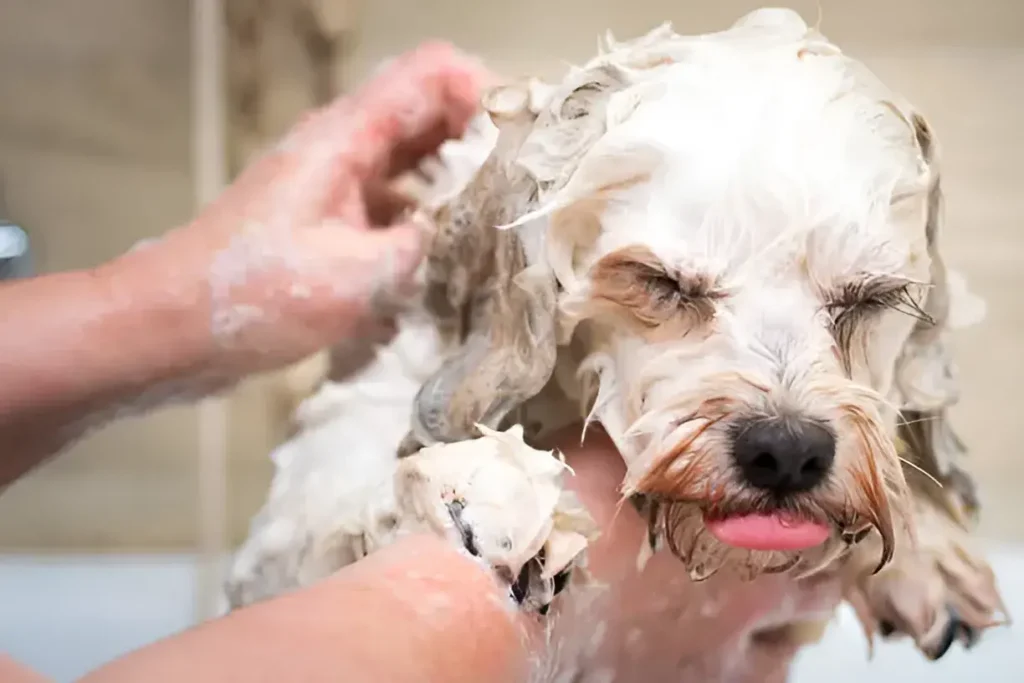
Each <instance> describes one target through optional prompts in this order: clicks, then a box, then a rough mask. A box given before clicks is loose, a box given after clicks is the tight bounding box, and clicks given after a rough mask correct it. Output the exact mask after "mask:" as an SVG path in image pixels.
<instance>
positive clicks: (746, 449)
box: [414, 25, 937, 577]
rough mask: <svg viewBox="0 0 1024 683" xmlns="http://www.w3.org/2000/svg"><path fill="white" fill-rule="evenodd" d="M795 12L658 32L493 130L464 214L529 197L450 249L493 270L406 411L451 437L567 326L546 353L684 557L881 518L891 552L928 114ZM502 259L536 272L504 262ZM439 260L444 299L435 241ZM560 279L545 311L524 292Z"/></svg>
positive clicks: (470, 298) (928, 167) (750, 568)
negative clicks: (571, 368)
mask: <svg viewBox="0 0 1024 683" xmlns="http://www.w3.org/2000/svg"><path fill="white" fill-rule="evenodd" d="M792 29H793V27H792V26H777V27H770V28H767V29H766V28H765V27H764V26H756V25H751V26H743V25H737V27H736V28H734V29H733V33H732V35H731V36H730V34H729V33H728V32H727V33H725V34H718V36H717V37H716V36H712V37H711V39H705V40H697V39H684V38H682V37H680V36H675V34H670V35H668V34H664V32H663V31H662V32H661V33H660V34H659V32H657V31H656V32H655V33H654V34H651V35H650V36H647V37H646V38H645V39H642V40H641V41H638V42H639V47H637V44H634V45H633V46H632V47H630V48H629V49H626V48H620V51H622V52H627V53H628V52H629V50H633V52H632V53H631V54H625V55H624V56H623V55H620V57H621V59H620V61H619V62H616V54H615V50H612V54H611V56H605V57H603V58H598V59H597V60H595V62H594V63H592V64H591V65H588V67H587V68H585V69H583V70H581V71H578V72H575V73H574V74H572V75H570V77H569V79H568V80H567V81H566V83H565V84H563V85H562V86H561V87H556V88H553V89H552V90H551V91H548V92H547V93H546V94H545V95H544V97H545V98H546V100H545V102H544V103H543V104H541V105H539V106H536V107H534V105H532V104H531V105H529V106H530V107H534V109H533V112H534V114H533V116H532V118H530V117H527V118H528V119H529V122H528V125H527V124H524V123H522V118H521V119H520V122H519V123H518V124H516V125H515V126H512V125H509V126H506V127H505V128H503V129H502V135H504V136H505V138H504V141H505V143H504V146H503V145H502V142H501V139H500V138H499V143H498V149H499V150H501V151H500V154H496V156H492V162H490V163H491V168H490V171H489V173H490V174H491V175H487V172H485V173H483V174H482V176H483V177H484V180H483V181H481V180H480V176H478V179H477V181H476V183H477V185H476V187H474V186H472V185H471V186H470V187H469V189H468V190H467V191H466V193H464V198H463V204H466V205H469V206H470V207H471V210H468V211H467V210H466V206H461V207H459V209H460V211H459V213H460V214H461V215H473V216H480V215H483V213H485V212H483V211H482V210H481V209H480V208H479V207H477V206H476V205H474V201H477V203H478V204H481V205H483V201H484V200H474V199H473V197H474V193H476V194H478V195H481V196H486V197H487V200H486V201H490V202H492V203H493V201H494V197H495V196H496V195H500V193H501V192H502V191H504V192H506V193H507V194H509V195H525V194H531V195H535V197H534V199H533V200H532V201H533V202H534V203H533V206H534V209H533V210H532V211H531V212H529V213H527V214H526V215H525V216H522V217H520V218H519V219H518V220H516V221H514V223H513V224H512V226H511V227H506V229H505V230H502V231H499V233H498V234H499V236H498V237H497V238H495V237H486V240H491V241H494V240H495V239H496V240H497V244H498V245H499V246H498V247H497V248H496V249H495V253H496V254H498V256H495V257H492V258H493V260H488V259H479V258H478V259H475V260H474V263H473V264H468V265H467V266H466V267H467V268H468V269H469V270H470V271H473V269H483V270H487V272H488V273H489V274H488V275H487V276H486V277H483V276H481V277H480V278H479V279H478V280H477V282H476V288H475V289H472V288H466V287H464V288H463V289H465V290H466V291H470V289H472V292H473V293H472V295H467V294H463V295H461V296H462V299H461V302H462V304H463V307H464V308H465V307H469V308H470V309H473V306H475V309H473V310H472V313H473V315H466V310H464V308H463V310H462V313H461V314H460V316H459V317H458V318H456V317H455V316H450V317H452V319H453V320H456V321H457V322H458V324H459V325H462V326H464V328H463V330H462V333H461V336H462V338H463V339H465V340H467V341H466V350H465V352H464V353H463V354H461V355H459V356H458V357H457V358H455V359H454V360H452V361H451V362H450V363H449V364H448V367H447V368H446V369H445V370H442V372H441V373H439V375H438V379H437V381H435V382H432V383H428V387H427V388H425V390H424V392H421V401H420V410H419V420H420V422H419V425H418V432H419V433H420V434H421V435H422V434H424V433H428V432H429V433H430V438H432V439H435V440H444V439H451V438H453V437H457V438H465V436H462V435H461V432H460V431H459V430H462V431H467V430H468V427H469V425H470V421H471V419H481V418H482V417H483V418H486V419H485V420H484V421H490V420H495V419H497V418H496V416H500V417H505V416H506V415H508V414H509V411H510V409H511V408H510V407H509V405H508V402H507V401H505V400H504V399H503V396H507V395H509V394H510V393H512V394H514V392H515V389H516V388H517V387H516V386H511V385H516V378H520V377H522V378H526V379H529V381H530V386H531V389H530V391H533V392H535V391H536V390H537V389H536V387H537V386H538V384H540V385H542V384H543V381H541V382H539V383H538V381H537V380H538V378H539V379H541V380H544V381H546V379H547V378H548V377H549V376H550V374H551V372H552V368H553V366H554V364H555V362H556V361H554V360H551V361H550V362H548V361H547V360H545V361H544V362H536V361H537V359H538V358H547V357H548V356H547V355H546V354H545V353H544V351H545V350H548V349H549V345H550V348H551V349H553V348H554V346H555V345H556V342H557V344H558V345H559V347H560V348H563V349H564V348H570V347H571V348H572V350H573V357H574V360H573V361H567V360H566V357H567V356H568V354H567V353H566V352H562V351H560V352H559V354H558V361H557V362H559V363H565V362H571V363H572V364H573V365H575V364H576V363H577V362H578V364H579V370H580V377H581V382H582V384H584V385H588V384H589V386H590V387H591V388H592V389H593V390H592V391H591V392H589V395H588V396H587V398H588V399H589V401H588V405H587V407H588V410H589V412H590V419H593V420H596V421H598V422H600V423H601V424H602V426H603V427H604V428H605V429H606V430H607V431H608V432H609V434H610V435H611V436H612V437H613V439H614V440H615V441H616V442H617V444H618V446H619V447H620V449H621V451H622V454H623V457H624V458H625V459H626V461H627V464H628V465H629V473H628V475H627V478H626V481H625V482H624V485H623V492H624V493H625V494H626V495H628V496H633V497H634V500H636V501H641V502H642V508H643V511H644V513H645V514H647V515H648V516H649V521H650V523H651V527H652V543H655V542H657V541H658V540H659V539H661V540H663V541H665V542H667V544H668V546H669V547H670V548H671V549H672V550H673V551H674V552H675V553H676V554H677V555H679V556H680V557H681V558H682V559H683V560H684V561H685V562H686V563H687V564H688V565H689V567H690V570H691V574H692V575H694V576H695V577H703V576H707V575H710V574H711V573H714V572H715V571H716V570H718V569H719V568H720V567H722V566H723V565H726V564H728V565H729V566H734V567H742V568H744V569H745V571H746V573H748V574H756V573H759V572H762V571H780V570H783V569H788V568H791V567H793V566H795V565H797V564H799V565H800V566H801V567H803V568H806V569H808V570H810V569H814V568H817V567H819V566H823V565H824V564H827V563H829V562H830V561H831V560H833V559H835V558H836V557H837V556H838V555H839V554H841V553H842V552H843V551H845V550H846V549H847V548H849V547H850V546H852V545H853V544H855V543H858V542H860V541H861V540H863V539H864V538H866V537H867V536H869V535H872V534H873V535H874V537H875V539H876V541H880V545H881V554H882V557H880V558H877V559H878V560H880V561H883V562H884V561H885V560H886V559H888V558H889V557H890V556H891V553H892V551H893V545H894V543H895V541H896V537H897V535H900V534H901V533H902V532H903V531H904V529H905V528H906V527H909V526H910V520H909V519H908V515H909V513H908V511H907V508H908V496H909V494H908V492H907V488H906V482H905V479H904V476H903V473H902V470H901V464H900V460H899V458H898V457H897V454H896V451H895V448H894V446H893V437H894V436H895V430H896V424H897V419H898V412H899V408H900V402H901V401H900V397H899V396H898V393H899V392H898V391H897V388H896V386H895V384H896V383H897V382H896V378H895V375H896V373H897V371H898V367H899V363H900V359H901V357H902V354H903V351H904V348H905V345H906V344H907V341H908V338H910V337H911V335H912V333H913V332H914V331H915V330H916V329H918V328H919V327H920V326H921V325H924V324H928V321H929V318H930V313H929V312H927V310H928V305H927V298H928V296H929V293H930V289H931V284H932V282H933V279H934V268H935V264H934V263H933V254H934V234H933V232H934V221H935V217H934V215H933V214H934V212H935V209H936V199H935V197H936V191H935V190H936V178H937V176H936V173H935V170H934V168H933V165H932V163H931V161H932V159H931V158H930V154H931V150H930V146H931V140H930V133H929V131H928V129H927V127H926V126H925V124H924V122H923V121H922V120H921V119H920V117H919V116H917V115H916V114H914V113H913V112H912V111H911V110H910V109H909V107H907V106H905V105H903V104H902V103H900V102H898V101H897V100H896V98H895V96H894V95H893V94H892V93H890V92H889V91H888V90H886V89H885V88H884V87H883V86H881V85H880V84H878V83H877V82H876V81H874V80H873V79H872V78H871V77H870V74H865V73H863V72H862V71H861V67H859V65H857V64H856V63H853V62H851V61H850V60H848V59H846V58H845V57H843V56H842V55H839V54H838V51H837V50H835V48H834V47H833V46H830V45H829V44H828V43H827V42H825V41H824V40H823V39H821V38H820V37H818V36H816V35H814V34H813V33H812V32H809V31H807V29H806V26H803V27H802V29H801V31H800V32H798V33H796V34H794V35H790V33H793V30H792ZM659 36H660V37H659ZM644 41H646V42H644ZM687 41H689V42H687ZM716 41H719V42H716ZM527 99H528V98H527ZM524 102H525V100H524ZM524 106H526V105H524ZM527 108H529V107H527ZM499 127H501V125H500V123H499ZM485 168H486V167H485ZM521 176H522V177H521ZM495 177H501V178H502V183H503V185H499V186H497V187H499V188H503V189H498V190H497V191H496V190H495V187H496V184H495V180H494V178H495ZM523 177H525V178H526V179H527V180H528V181H529V182H526V183H525V184H524V183H523ZM510 178H511V180H509V179H510ZM521 199H522V197H520V196H511V197H509V198H507V199H506V200H503V201H505V203H513V202H514V201H519V200H521ZM456 204H458V202H456ZM495 213H498V214H500V213H501V212H494V211H491V212H490V215H494V214H495ZM504 217H507V216H504ZM483 229H484V230H492V229H493V228H492V227H491V225H488V226H486V227H485V228H483ZM466 243H467V244H475V245H479V244H483V243H485V242H484V241H483V240H482V239H477V240H475V241H469V242H466ZM502 245H504V246H502ZM447 253H448V254H452V253H456V250H455V249H448V251H447ZM502 254H504V256H502ZM510 254H511V255H519V257H520V258H521V259H522V260H524V261H525V263H523V264H521V265H520V266H515V268H518V269H519V270H520V271H521V270H522V267H521V266H530V267H529V268H527V270H528V271H529V277H528V278H523V275H524V273H522V272H502V269H503V268H505V267H507V266H508V264H510V263H512V264H515V262H516V259H514V258H510V257H509V256H508V255H510ZM503 264H505V265H503ZM439 272H440V273H441V274H442V276H443V277H444V278H445V280H444V282H443V283H442V284H443V292H445V295H446V296H447V301H446V306H447V307H448V308H449V309H450V310H451V311H453V312H454V311H457V310H460V306H459V305H458V302H455V305H450V304H452V303H453V301H452V300H453V296H452V291H453V290H452V285H451V282H453V281H455V280H457V278H455V277H453V275H452V273H453V266H452V263H451V260H448V261H446V262H445V268H443V269H439ZM494 273H498V275H497V276H495V275H494ZM471 275H472V272H471ZM472 279H473V278H472V277H470V278H469V280H470V281H472ZM524 281H525V282H528V283H529V286H530V288H529V289H528V290H523V289H517V288H516V286H510V285H513V283H514V285H522V284H523V282H524ZM439 282H440V280H439ZM523 291H528V292H529V293H530V295H529V296H528V297H526V298H525V299H524V298H523V295H522V292H523ZM481 295H484V296H483V297H482V296H481ZM531 297H532V298H531ZM552 297H553V298H554V299H555V300H556V302H557V306H556V307H554V311H555V312H554V313H553V315H554V321H547V318H546V317H545V316H544V315H540V314H538V310H539V309H540V308H544V309H545V310H546V308H547V305H546V304H545V306H543V307H540V306H536V305H533V304H531V303H529V302H530V301H533V300H536V301H544V302H547V301H548V300H549V298H552ZM481 300H486V301H487V305H486V306H483V305H479V304H478V303H473V302H479V301H481ZM467 302H468V303H467ZM481 311H486V312H487V313H486V315H485V314H482V313H480V312H481ZM474 320H476V322H474ZM548 323H550V325H549V324H548ZM549 327H550V330H549ZM484 330H487V331H488V332H487V333H486V334H481V333H482V332H483V331H484ZM474 331H475V332H476V334H474ZM556 332H557V333H556ZM551 358H552V359H553V358H554V355H552V356H551ZM471 361H472V362H471ZM525 381H526V380H525V379H524V382H520V383H519V384H518V388H521V387H522V386H523V384H524V383H525ZM503 386H511V388H508V389H504V390H503V389H501V387H503ZM521 393H523V392H521ZM525 393H529V392H525ZM584 393H587V392H586V391H585V392H584ZM428 399H429V400H428ZM439 415H440V416H443V419H444V420H446V422H444V423H443V424H439V423H438V422H436V421H435V422H429V423H428V421H427V420H426V419H425V418H432V419H435V420H436V419H437V416H439ZM452 416H457V418H458V419H453V418H452ZM415 431H417V429H416V428H414V432H415ZM421 441H424V442H426V441H428V439H422V438H421ZM875 547H877V544H875Z"/></svg>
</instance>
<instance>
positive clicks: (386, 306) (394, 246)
mask: <svg viewBox="0 0 1024 683" xmlns="http://www.w3.org/2000/svg"><path fill="white" fill-rule="evenodd" d="M367 238H368V239H371V240H373V241H374V242H376V245H375V249H376V250H377V253H379V254H380V271H379V276H378V278H377V287H376V290H375V291H374V292H373V293H372V294H371V299H370V301H371V305H372V311H373V314H374V315H375V316H376V317H378V318H381V319H385V320H387V319H390V318H392V317H394V316H396V315H398V314H399V313H400V312H401V311H402V310H403V309H404V308H405V307H407V306H408V303H409V301H410V299H411V298H412V295H413V291H414V289H415V282H414V275H415V272H416V268H417V267H418V266H419V264H420V261H421V260H422V258H423V252H424V250H425V248H426V244H427V239H428V235H427V233H426V231H425V230H424V228H423V226H421V225H419V224H418V223H415V222H409V223H405V224H401V225H396V226H392V227H390V228H384V229H380V230H373V231H369V232H368V233H367Z"/></svg>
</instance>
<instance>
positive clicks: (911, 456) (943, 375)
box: [895, 113, 978, 527]
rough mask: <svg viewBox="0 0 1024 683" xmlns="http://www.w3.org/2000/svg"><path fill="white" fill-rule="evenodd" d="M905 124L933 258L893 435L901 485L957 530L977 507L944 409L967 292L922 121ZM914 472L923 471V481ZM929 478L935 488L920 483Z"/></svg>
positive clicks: (901, 372) (901, 376)
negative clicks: (960, 285)
mask: <svg viewBox="0 0 1024 683" xmlns="http://www.w3.org/2000/svg"><path fill="white" fill-rule="evenodd" d="M910 118H911V124H912V125H913V127H914V134H915V136H916V138H917V144H918V146H919V148H920V151H921V155H922V157H923V159H924V162H925V164H926V165H927V167H928V172H929V177H930V183H931V184H930V187H929V189H928V193H929V194H928V206H927V219H926V220H927V223H926V238H927V244H928V253H929V256H930V257H931V287H930V288H929V290H928V292H927V298H926V300H925V302H924V305H923V308H924V311H925V312H926V313H927V314H928V315H927V317H926V319H922V320H921V321H919V322H918V324H917V326H916V327H915V328H914V331H913V332H912V333H911V335H910V338H909V340H908V341H907V344H906V345H905V347H904V348H903V350H902V352H901V354H900V357H899V359H898V360H897V364H896V373H895V381H896V388H897V390H898V391H899V394H900V399H901V402H902V405H901V409H902V419H901V420H900V422H901V424H900V427H899V430H898V437H899V440H900V444H899V445H900V449H901V451H902V453H901V455H903V457H904V458H906V459H908V460H910V461H911V466H910V467H905V468H904V469H905V473H906V475H907V479H908V481H909V483H910V484H911V486H912V488H913V489H915V490H916V491H917V493H918V495H921V494H922V493H923V494H925V495H928V496H929V497H931V498H934V499H935V500H934V502H935V503H937V504H938V506H939V507H940V508H941V509H943V510H945V511H947V512H948V514H949V515H950V516H951V517H952V518H953V519H954V520H955V521H956V522H958V523H959V524H961V525H962V526H965V527H966V525H968V524H969V523H970V522H972V521H973V519H974V518H975V516H976V514H977V508H978V501H977V497H976V494H975V489H974V483H973V481H972V479H971V477H970V476H969V475H968V474H967V472H966V471H965V470H964V469H962V468H961V466H960V463H961V461H962V458H963V456H964V455H965V454H966V449H965V448H964V445H963V443H962V442H961V441H960V439H959V438H957V436H956V434H955V433H954V432H953V429H952V426H951V424H950V420H949V415H948V412H949V409H950V408H951V407H952V406H953V405H954V404H956V403H957V401H958V400H959V383H958V379H957V373H956V366H955V363H954V360H953V357H952V354H951V351H950V349H949V345H948V336H949V332H950V329H951V327H952V322H953V318H954V317H955V315H954V313H955V309H956V307H957V306H958V305H964V304H965V303H966V301H958V300H957V296H962V297H964V298H965V299H966V297H968V296H969V295H968V294H967V293H966V292H958V291H957V289H956V288H955V287H953V286H952V283H951V277H950V272H949V271H948V270H947V268H946V264H945V262H944V260H943V256H942V250H941V244H940V240H941V235H940V232H941V227H942V220H943V216H942V210H943V195H942V185H941V174H940V172H939V162H938V154H937V149H936V142H935V139H934V137H933V134H932V131H931V129H930V127H929V126H928V124H927V122H926V121H925V120H924V118H923V117H921V116H920V115H919V114H916V113H915V114H912V115H911V117H910ZM916 468H920V469H922V470H924V473H925V474H926V475H927V477H926V476H923V475H922V473H921V472H920V471H918V470H917V469H916ZM928 477H931V478H934V479H935V480H937V481H938V482H940V483H941V484H942V487H941V488H940V487H938V486H936V485H935V481H925V480H924V479H927V478H928Z"/></svg>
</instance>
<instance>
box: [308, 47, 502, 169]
mask: <svg viewBox="0 0 1024 683" xmlns="http://www.w3.org/2000/svg"><path fill="white" fill-rule="evenodd" d="M489 79H490V77H489V76H488V75H487V73H486V71H485V70H484V68H483V67H482V66H481V65H480V64H479V63H478V62H477V61H476V60H475V59H473V58H472V57H469V56H468V55H465V54H463V53H461V52H459V51H458V50H456V49H455V48H454V47H452V46H451V45H448V44H445V43H428V44H425V45H423V46H421V47H419V48H417V49H416V50H413V51H411V52H408V53H406V54H404V55H402V56H401V57H399V58H397V59H396V60H394V61H393V62H391V63H390V64H388V65H387V66H386V67H385V68H384V69H383V70H381V71H380V72H379V73H378V74H376V75H375V76H374V77H373V78H372V79H371V80H370V81H369V82H368V83H367V84H366V85H364V86H363V87H362V88H361V89H360V90H359V91H357V92H356V93H355V94H354V95H353V96H351V97H347V98H344V97H343V98H340V99H339V100H337V101H336V102H334V103H333V104H331V105H329V106H328V107H327V108H326V109H323V110H321V111H320V112H317V113H316V114H314V115H312V116H311V117H309V118H308V119H307V120H306V121H305V122H303V123H302V124H300V126H298V127H297V128H296V130H295V132H294V134H293V136H292V139H291V140H290V143H291V144H296V145H297V146H298V147H299V148H302V149H309V150H313V149H316V150H317V151H318V152H319V154H318V155H317V156H319V157H321V158H322V159H327V158H329V161H330V163H332V164H335V163H336V164H338V165H340V166H341V167H342V168H343V169H344V171H345V172H346V174H347V175H349V177H352V178H354V179H356V180H357V181H365V180H366V179H368V178H376V177H382V176H383V177H386V176H390V175H394V174H395V173H398V172H401V171H402V170H406V169H408V168H410V167H411V166H412V165H414V164H415V163H416V162H417V161H418V160H419V159H420V158H421V157H423V156H424V155H426V154H429V153H430V152H432V151H434V150H436V149H437V147H438V146H439V145H440V144H441V143H442V142H444V141H445V140H446V139H449V138H453V137H458V136H460V135H461V134H462V133H463V132H464V131H465V129H466V126H467V125H468V123H469V121H470V119H471V118H472V117H473V115H474V114H475V113H476V112H477V110H478V107H479V101H480V96H481V92H482V90H483V88H484V87H485V85H486V84H487V82H488V80H489ZM291 144H289V146H291Z"/></svg>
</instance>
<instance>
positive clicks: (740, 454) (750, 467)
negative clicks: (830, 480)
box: [732, 418, 836, 494]
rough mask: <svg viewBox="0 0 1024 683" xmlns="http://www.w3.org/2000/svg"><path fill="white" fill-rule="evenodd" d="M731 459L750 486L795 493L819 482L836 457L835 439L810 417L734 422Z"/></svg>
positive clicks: (827, 430) (777, 491)
mask: <svg viewBox="0 0 1024 683" xmlns="http://www.w3.org/2000/svg"><path fill="white" fill-rule="evenodd" d="M732 453H733V459H734V460H735V461H736V465H737V466H738V467H739V470H740V473H741V474H742V476H743V478H744V479H746V481H747V483H748V484H750V485H751V486H754V487H757V488H759V489H764V490H766V491H771V492H772V493H780V494H785V493H799V492H800V491H808V490H810V489H812V488H814V487H815V486H817V485H818V484H820V483H821V482H822V480H823V479H825V477H826V476H827V475H828V472H829V470H830V469H831V468H832V461H833V460H835V457H836V439H835V436H833V434H832V432H831V431H830V430H829V429H828V428H827V427H825V426H824V425H822V424H819V423H817V422H813V421H810V420H797V419H783V418H779V419H772V418H768V419H765V418H761V419H755V420H749V421H746V422H743V423H741V424H740V425H738V428H737V430H736V432H735V436H734V438H733V451H732Z"/></svg>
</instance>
